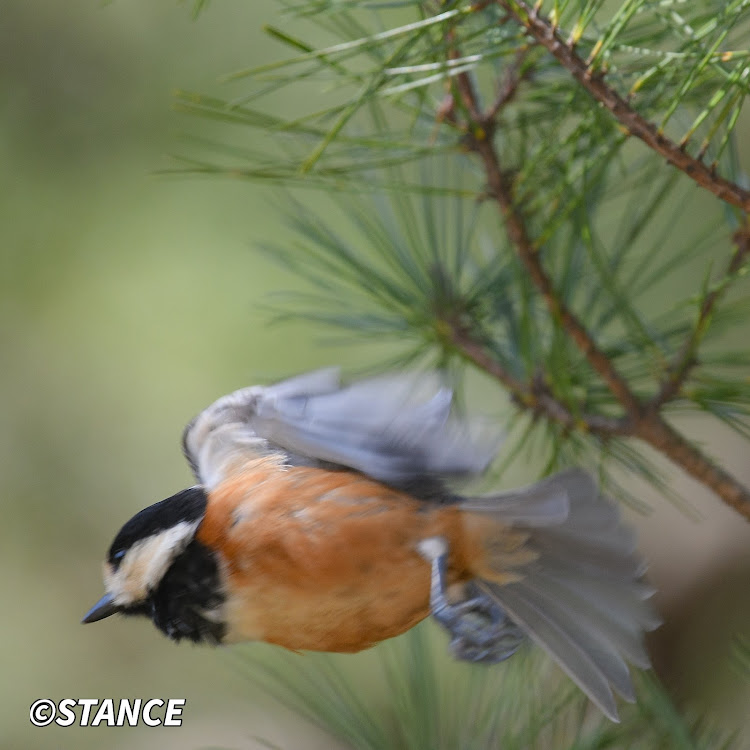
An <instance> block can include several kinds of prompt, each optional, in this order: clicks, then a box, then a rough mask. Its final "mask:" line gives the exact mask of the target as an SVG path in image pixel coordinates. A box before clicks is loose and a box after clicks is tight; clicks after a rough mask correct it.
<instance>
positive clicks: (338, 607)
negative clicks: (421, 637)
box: [83, 368, 659, 721]
mask: <svg viewBox="0 0 750 750" xmlns="http://www.w3.org/2000/svg"><path fill="white" fill-rule="evenodd" d="M452 402H453V394H452V392H451V390H450V389H449V388H447V387H445V386H444V385H442V384H441V381H440V377H439V376H438V375H437V374H432V375H424V374H421V375H404V374H398V375H386V376H380V377H376V378H370V379H365V380H361V381H358V382H354V383H352V384H349V385H347V386H342V385H341V382H340V375H339V371H338V370H337V369H334V368H331V369H325V370H319V371H315V372H312V373H308V374H306V375H302V376H299V377H296V378H292V379H290V380H285V381H282V382H280V383H277V384H275V385H271V386H267V387H263V386H252V387H249V388H243V389H241V390H238V391H236V392H234V393H231V394H229V395H227V396H224V397H223V398H220V399H219V400H218V401H216V402H215V403H214V404H212V405H211V406H209V407H208V408H207V409H205V410H204V411H203V412H201V413H200V414H199V415H198V416H197V417H196V418H195V419H194V420H193V421H192V422H190V424H188V426H187V427H186V428H185V431H184V433H183V441H182V442H183V449H184V453H185V455H186V458H187V460H188V461H189V463H190V466H191V467H192V469H193V472H194V474H195V476H196V478H197V481H198V484H196V485H195V486H193V487H190V488H189V489H186V490H183V491H181V492H178V493H177V494H176V495H173V496H172V497H169V498H167V499H166V500H162V501H161V502H158V503H156V504H154V505H151V506H149V507H148V508H146V509H144V510H142V511H140V512H139V513H137V514H136V515H135V516H134V517H133V518H131V519H130V520H129V521H128V522H127V523H126V524H125V525H124V526H123V527H122V529H120V531H119V532H118V534H117V536H116V537H115V539H114V541H113V542H112V545H111V546H110V548H109V552H108V554H107V558H106V561H105V563H104V581H105V588H106V593H105V595H104V596H103V597H102V598H101V599H100V600H99V601H98V602H97V603H96V604H95V605H94V606H93V607H92V608H91V610H90V611H89V612H88V613H87V614H86V615H85V617H84V618H83V622H85V623H90V622H96V621H97V620H101V619H103V618H105V617H109V616H110V615H112V614H115V613H122V614H125V615H144V616H146V617H148V618H150V619H151V620H152V621H153V622H154V624H155V625H156V627H157V628H159V629H160V630H161V631H163V632H164V633H165V634H166V635H167V636H168V637H169V638H172V639H174V640H176V641H179V640H181V639H188V640H191V641H194V642H196V643H201V642H202V643H210V644H219V643H234V642H238V641H265V642H268V643H273V644H277V645H279V646H283V647H285V648H288V649H293V650H313V651H333V652H355V651H360V650H362V649H366V648H369V647H370V646H373V645H375V644H376V643H379V642H380V641H383V640H385V639H387V638H392V637H394V636H397V635H399V634H401V633H403V632H405V631H406V630H409V629H410V628H411V627H413V626H414V625H416V624H417V623H418V622H420V621H421V620H423V619H425V618H426V617H428V616H429V615H430V614H432V616H433V617H434V618H435V620H436V621H437V622H438V623H440V624H441V625H442V626H443V627H444V628H445V629H446V630H447V631H448V632H449V634H450V637H451V640H450V649H451V651H452V653H453V654H454V656H456V657H457V658H459V659H464V660H468V661H473V662H487V663H494V662H499V661H502V660H503V659H505V658H508V657H509V656H510V655H511V654H513V653H514V652H515V651H516V649H517V648H518V647H519V646H520V644H521V643H522V642H523V641H524V640H525V639H526V638H527V637H528V638H529V639H531V640H532V641H534V642H536V643H537V644H539V645H540V646H541V647H542V648H544V649H545V650H546V651H547V652H548V653H549V654H550V656H551V657H552V658H553V659H554V660H555V661H557V663H558V664H559V665H560V666H561V667H562V669H563V670H564V671H565V672H566V673H567V674H568V675H569V676H570V677H571V678H572V679H573V680H574V681H575V682H576V683H577V684H578V685H579V686H580V687H581V689H582V690H583V691H584V692H585V693H586V694H587V695H588V696H589V698H590V699H591V700H592V701H593V702H594V703H595V704H596V705H597V706H599V708H600V709H601V710H602V711H603V712H604V713H605V714H606V715H607V716H608V717H609V718H611V719H613V720H615V721H616V720H618V718H617V706H616V703H615V699H614V697H613V692H612V691H613V689H614V691H616V692H617V693H619V694H620V695H621V696H622V697H623V698H625V699H626V700H630V701H632V700H634V697H635V696H634V692H633V687H632V684H631V680H630V674H629V671H628V667H627V665H626V660H627V661H629V662H631V663H632V664H635V665H637V666H639V667H642V668H647V667H648V666H649V659H648V655H647V653H646V650H645V648H644V645H643V633H644V631H646V630H650V629H653V628H655V627H656V626H657V625H658V624H659V620H658V618H657V617H656V615H655V614H654V612H653V611H652V609H651V607H650V606H649V603H648V601H647V599H648V597H649V596H650V595H651V594H652V593H653V591H652V590H651V589H650V588H649V587H648V586H646V585H645V584H644V583H642V582H641V581H640V577H641V576H642V574H643V572H644V568H643V564H642V562H641V560H640V559H639V557H638V555H637V554H636V550H635V537H634V534H633V533H632V531H631V530H630V529H628V528H627V527H626V526H625V525H623V524H622V523H621V522H620V518H619V515H618V512H617V509H616V507H615V506H614V505H613V504H612V503H611V502H609V501H608V500H606V499H604V498H602V497H600V494H599V492H598V489H597V485H596V483H595V482H594V481H593V479H592V478H591V477H590V476H589V475H588V474H587V473H586V472H584V471H582V470H579V469H570V470H567V471H563V472H561V473H558V474H556V475H553V476H551V477H548V478H546V479H544V480H542V481H540V482H538V483H536V484H533V485H531V486H528V487H525V488H522V489H518V490H513V491H510V492H502V493H495V494H490V495H486V496H479V497H471V496H470V497H464V496H461V495H460V494H456V492H455V490H454V489H452V488H453V487H454V486H455V484H456V482H458V481H459V480H462V479H463V480H465V479H468V478H471V477H476V476H478V475H481V474H482V473H483V472H484V471H485V470H486V468H487V467H488V465H489V464H490V463H491V461H492V459H493V458H494V456H495V454H496V452H497V449H498V445H499V441H498V439H497V437H496V436H492V437H490V436H488V435H487V431H486V430H482V429H481V425H479V423H478V422H476V421H475V420H474V421H473V420H469V419H466V418H459V417H458V416H456V415H455V414H454V413H453V412H454V410H453V409H452Z"/></svg>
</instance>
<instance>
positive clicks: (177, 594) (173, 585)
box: [122, 539, 226, 645]
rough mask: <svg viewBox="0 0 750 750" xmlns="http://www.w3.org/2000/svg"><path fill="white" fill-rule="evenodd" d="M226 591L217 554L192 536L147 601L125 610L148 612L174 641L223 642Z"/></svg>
mask: <svg viewBox="0 0 750 750" xmlns="http://www.w3.org/2000/svg"><path fill="white" fill-rule="evenodd" d="M223 603H224V593H223V591H222V588H221V581H220V577H219V566H218V563H217V561H216V555H215V554H214V553H213V552H212V551H211V550H210V549H209V548H208V547H206V546H205V545H203V544H201V543H200V542H198V541H196V540H195V539H193V541H192V542H190V544H188V546H187V547H185V549H184V550H183V551H182V552H181V553H180V554H179V555H178V556H177V557H176V558H175V560H174V562H173V563H172V565H171V566H170V567H169V569H168V570H167V572H166V573H165V574H164V577H163V578H162V579H161V583H160V584H159V586H158V587H157V589H156V590H155V591H153V592H152V593H151V594H149V596H148V598H147V599H146V600H145V601H144V602H140V603H139V604H137V605H134V606H132V607H127V608H125V609H123V610H122V613H123V614H125V615H145V616H146V617H149V618H151V620H152V621H153V623H154V625H156V627H157V628H159V630H161V631H162V632H163V633H164V634H165V635H166V636H168V637H169V638H171V639H172V640H174V641H181V640H182V639H183V638H186V639H187V640H190V641H193V643H208V644H213V645H215V644H219V643H221V641H222V639H223V638H224V635H225V633H226V624H225V623H224V621H223V620H222V619H221V607H222V605H223Z"/></svg>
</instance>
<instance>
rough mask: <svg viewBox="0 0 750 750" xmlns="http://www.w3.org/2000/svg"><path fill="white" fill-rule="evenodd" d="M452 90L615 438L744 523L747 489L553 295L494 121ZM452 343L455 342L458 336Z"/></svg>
mask: <svg viewBox="0 0 750 750" xmlns="http://www.w3.org/2000/svg"><path fill="white" fill-rule="evenodd" d="M451 54H458V51H457V50H452V51H451ZM456 87H457V88H458V91H459V93H460V96H461V99H462V101H463V102H464V105H465V110H466V113H467V114H466V116H467V117H468V118H469V119H468V121H467V123H466V126H467V133H468V134H467V137H466V139H465V144H466V146H467V147H468V148H469V150H470V151H473V152H474V153H476V155H477V156H478V157H479V159H480V161H481V163H482V166H483V169H484V172H485V177H486V179H487V185H488V193H489V196H490V197H491V198H492V199H494V200H495V202H496V203H497V205H498V208H499V210H500V212H501V214H502V216H503V219H504V221H505V229H506V232H507V234H508V238H509V240H510V242H511V244H512V246H513V248H514V249H515V252H516V254H517V255H518V257H519V259H520V260H521V262H522V263H523V265H524V267H525V268H526V270H527V271H528V273H529V276H530V278H531V279H532V281H533V282H534V285H535V286H536V287H537V289H538V291H539V292H540V294H541V295H542V298H543V299H544V301H545V303H546V305H547V308H548V309H549V311H550V313H551V314H552V315H553V316H554V317H555V318H556V319H557V320H558V321H559V323H560V325H561V327H562V328H563V330H564V331H565V332H566V333H567V335H568V336H569V337H570V339H572V341H573V342H574V343H575V344H576V346H577V347H578V349H579V350H580V351H581V353H582V354H583V355H584V357H585V358H586V359H587V360H588V362H589V364H590V365H591V367H592V368H593V369H594V370H595V371H596V372H597V373H598V374H599V376H600V377H601V378H602V380H603V381H604V382H605V383H606V385H607V387H608V388H609V390H610V391H611V393H612V394H613V395H614V396H615V398H616V399H617V400H618V401H619V402H620V404H621V405H622V406H623V408H624V410H625V415H626V416H625V418H623V420H618V422H617V424H618V427H619V428H620V432H619V434H625V435H631V436H634V437H638V438H640V439H641V440H643V441H644V442H646V443H648V444H649V445H651V446H652V447H653V448H655V449H656V450H658V451H660V452H661V453H663V454H664V455H666V456H668V457H669V458H670V459H671V460H672V461H673V462H674V463H676V464H677V465H679V466H680V467H682V469H683V470H684V471H686V472H687V473H688V474H690V476H692V477H694V478H695V479H697V480H698V481H699V482H701V483H703V484H704V485H706V486H707V487H709V488H710V489H712V490H713V491H714V492H715V493H716V494H717V495H718V496H719V497H721V498H722V499H723V500H724V502H726V503H727V504H728V505H730V506H731V507H732V508H734V509H735V510H736V511H737V512H739V513H740V514H741V515H743V516H744V517H745V518H746V519H747V520H749V521H750V490H748V489H747V488H746V487H744V486H743V485H742V483H740V482H739V481H738V480H737V479H736V478H734V477H733V476H732V475H730V474H729V473H728V472H727V471H725V470H724V469H722V468H721V467H719V466H718V465H717V464H715V463H714V462H713V461H712V460H711V459H710V458H708V457H707V456H706V455H705V454H703V453H702V452H701V451H700V450H698V448H697V447H695V446H694V445H693V444H692V443H690V442H689V441H688V440H687V439H686V438H685V437H684V436H683V435H681V434H680V433H679V432H677V431H676V430H675V429H674V428H673V427H672V426H671V425H669V424H668V423H667V422H666V421H665V419H664V418H663V416H662V415H661V413H660V412H659V411H658V410H655V409H649V408H647V405H646V404H645V403H644V402H642V401H641V400H640V399H639V398H638V397H637V396H636V394H635V393H634V392H633V391H632V390H631V388H630V386H629V385H628V383H627V381H626V379H625V378H624V377H623V376H622V375H621V374H620V373H619V372H618V371H617V368H616V367H615V366H614V364H613V363H612V361H611V359H610V358H609V357H608V356H607V354H606V353H605V352H604V351H603V350H602V349H601V348H600V347H599V345H598V343H597V341H596V339H595V338H594V336H593V335H592V333H591V332H590V331H589V330H588V329H587V328H586V326H585V325H584V324H583V322H582V321H581V320H580V319H579V318H578V317H577V316H576V315H575V313H574V312H573V311H572V310H571V309H570V308H569V307H568V306H567V305H566V303H565V301H564V300H563V299H562V297H561V296H560V295H559V294H558V293H557V290H556V289H555V286H554V284H553V283H552V280H551V279H550V277H549V275H548V274H547V272H546V270H545V268H544V266H543V264H542V262H541V257H540V252H539V249H538V248H537V247H536V246H535V244H534V241H533V240H532V238H531V236H530V234H529V231H528V229H527V225H526V221H525V218H524V216H523V215H522V213H521V211H520V209H519V207H518V206H517V205H516V202H515V200H514V196H513V184H512V180H511V178H510V176H509V174H508V173H507V172H506V171H504V169H503V167H502V165H501V163H500V160H499V156H498V153H497V150H496V148H495V145H494V141H493V132H494V129H495V122H494V120H491V119H490V120H488V119H487V118H486V117H484V116H483V115H482V114H481V106H480V104H479V98H478V95H477V93H476V90H475V87H474V83H473V81H472V79H471V76H470V75H469V74H468V73H462V74H460V75H458V76H456ZM737 244H738V249H737V252H736V253H735V258H734V259H733V261H732V265H734V264H735V263H737V264H738V267H739V265H741V263H742V262H743V261H744V258H745V254H746V253H747V245H748V243H747V238H746V237H745V236H744V235H743V234H740V235H739V237H738V240H737ZM715 303H716V299H714V300H713V301H712V302H711V303H710V308H712V307H713V305H714V304H715ZM708 313H710V309H709V311H708ZM458 343H459V344H460V343H461V339H460V337H459V339H458ZM466 344H467V342H464V352H465V354H466V356H468V357H469V358H470V359H472V360H473V361H474V362H475V363H477V364H479V366H480V367H482V369H485V370H486V371H487V372H488V373H489V374H492V375H494V376H495V377H497V378H498V380H500V382H503V383H504V384H505V385H506V386H508V384H509V382H510V379H509V376H508V374H507V373H506V372H505V371H504V370H502V369H501V368H499V367H498V365H497V364H496V363H493V362H492V361H491V360H488V359H487V358H486V357H483V356H478V355H479V352H477V351H475V350H474V349H473V347H469V348H468V349H467V346H466ZM488 368H489V369H488ZM561 406H562V405H561V404H560V403H559V402H556V401H555V400H554V399H553V400H552V402H550V401H547V402H546V405H545V407H544V411H545V413H546V414H547V415H548V416H551V417H552V418H553V419H555V421H561V419H562V420H565V419H567V415H566V413H565V411H564V407H562V409H563V411H562V412H560V411H559V409H560V407H561ZM610 434H612V433H610Z"/></svg>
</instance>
